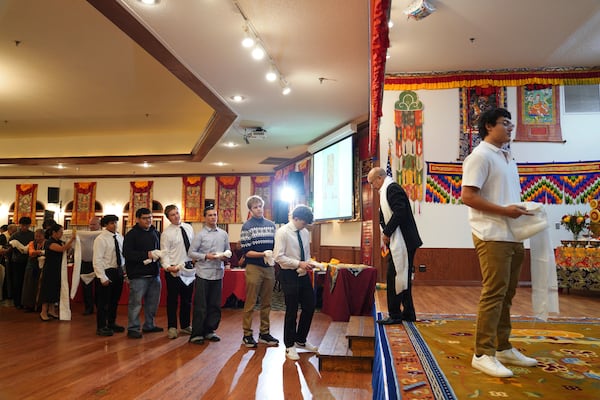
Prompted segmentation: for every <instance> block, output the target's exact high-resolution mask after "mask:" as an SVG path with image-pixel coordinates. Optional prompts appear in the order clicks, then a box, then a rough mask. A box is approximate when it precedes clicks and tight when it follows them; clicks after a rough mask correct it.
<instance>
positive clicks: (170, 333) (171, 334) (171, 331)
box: [167, 328, 177, 339]
mask: <svg viewBox="0 0 600 400" xmlns="http://www.w3.org/2000/svg"><path fill="white" fill-rule="evenodd" d="M167 337H168V338H169V339H175V338H176V337H177V328H169V329H168V330H167Z"/></svg>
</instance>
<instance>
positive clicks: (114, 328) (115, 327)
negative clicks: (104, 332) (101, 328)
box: [108, 324, 125, 333]
mask: <svg viewBox="0 0 600 400" xmlns="http://www.w3.org/2000/svg"><path fill="white" fill-rule="evenodd" d="M108 327H109V328H110V329H112V331H113V332H118V333H121V332H125V328H124V327H122V326H121V325H117V324H112V325H109V326H108Z"/></svg>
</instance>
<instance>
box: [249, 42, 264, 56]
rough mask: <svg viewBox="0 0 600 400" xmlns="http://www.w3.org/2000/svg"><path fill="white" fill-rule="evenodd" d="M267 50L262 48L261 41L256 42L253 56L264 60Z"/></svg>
mask: <svg viewBox="0 0 600 400" xmlns="http://www.w3.org/2000/svg"><path fill="white" fill-rule="evenodd" d="M265 53H266V52H265V50H264V49H263V48H262V46H261V45H260V43H256V46H254V48H253V49H252V58H254V59H255V60H262V59H263V58H265Z"/></svg>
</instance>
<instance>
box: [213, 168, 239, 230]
mask: <svg viewBox="0 0 600 400" xmlns="http://www.w3.org/2000/svg"><path fill="white" fill-rule="evenodd" d="M240 181H241V179H240V177H239V176H215V182H216V183H215V184H216V193H217V196H216V197H217V199H216V204H215V207H216V208H217V211H218V213H219V223H220V224H237V223H241V222H242V221H241V217H240Z"/></svg>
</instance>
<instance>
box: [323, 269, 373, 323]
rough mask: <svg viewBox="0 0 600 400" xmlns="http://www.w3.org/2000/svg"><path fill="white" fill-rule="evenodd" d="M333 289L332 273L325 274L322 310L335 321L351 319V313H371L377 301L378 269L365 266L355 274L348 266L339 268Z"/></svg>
mask: <svg viewBox="0 0 600 400" xmlns="http://www.w3.org/2000/svg"><path fill="white" fill-rule="evenodd" d="M337 273H338V275H337V280H336V283H335V286H334V288H333V291H332V290H331V283H332V277H331V273H327V274H326V276H325V285H324V287H323V308H322V309H321V311H322V312H324V313H325V314H327V315H329V316H330V317H331V319H332V320H334V321H349V320H350V316H351V315H371V313H372V310H373V302H374V301H375V297H374V293H375V284H376V282H377V270H376V269H375V268H364V269H363V270H362V271H361V272H360V273H359V274H358V275H356V276H355V275H354V274H353V273H352V272H351V271H350V270H348V269H346V268H339V269H338V271H337Z"/></svg>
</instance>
